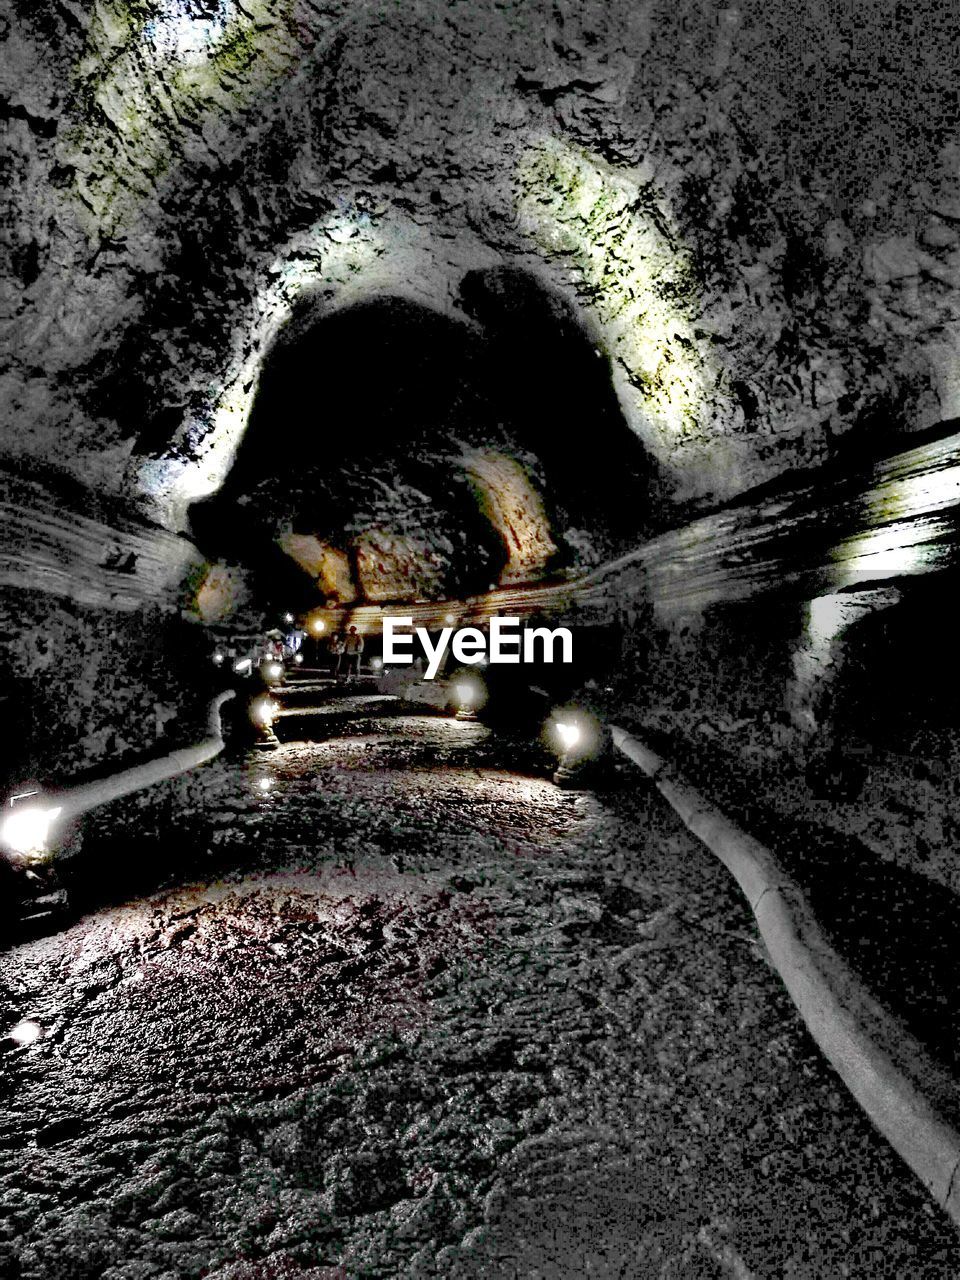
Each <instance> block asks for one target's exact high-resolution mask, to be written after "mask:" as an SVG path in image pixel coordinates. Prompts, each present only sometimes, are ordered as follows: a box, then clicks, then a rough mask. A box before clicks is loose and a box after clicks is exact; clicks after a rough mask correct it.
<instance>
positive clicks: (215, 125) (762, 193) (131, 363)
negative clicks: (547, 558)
mask: <svg viewBox="0 0 960 1280" xmlns="http://www.w3.org/2000/svg"><path fill="white" fill-rule="evenodd" d="M948 23H949V15H948V14H947V13H946V12H945V10H944V9H943V8H942V7H938V6H935V5H934V4H933V3H930V2H929V0H924V2H923V3H920V4H917V5H914V6H911V8H910V10H909V12H908V11H906V10H905V9H904V7H903V6H894V5H889V4H882V5H870V4H866V3H862V2H861V3H855V2H854V0H846V2H845V3H842V4H838V5H831V6H826V5H814V4H811V5H807V6H804V7H803V8H802V9H798V7H797V6H796V5H793V4H790V3H779V4H776V3H774V4H768V3H764V4H761V3H759V0H757V2H755V3H747V4H741V5H738V6H736V7H733V6H729V7H728V6H718V5H716V4H712V3H696V4H685V5H682V6H676V5H668V4H665V3H649V2H648V3H641V4H636V3H626V2H625V0H624V2H622V3H619V2H618V3H614V4H608V3H602V4H601V3H586V4H576V5H572V4H567V5H565V4H561V3H555V4H549V5H548V4H540V3H528V2H527V0H524V2H523V3H514V4H509V3H493V2H492V0H491V2H490V3H472V4H449V3H446V2H444V3H439V2H438V3H420V4H416V5H403V6H400V5H381V4H378V5H372V4H351V5H350V6H346V5H337V4H323V5H321V4H316V3H308V2H307V0H273V2H272V3H270V2H268V0H252V2H251V3H248V4H246V5H245V6H243V7H242V8H241V7H240V6H239V5H236V4H235V3H233V0H209V2H208V3H203V4H200V3H196V4H188V3H187V2H186V0H182V2H181V0H167V2H166V3H133V2H132V0H97V3H93V4H85V5H80V4H69V5H68V4H62V5H57V6H50V7H43V8H42V9H41V8H38V7H37V6H34V5H28V4H26V3H20V4H16V3H14V4H13V5H12V6H11V8H10V13H9V18H8V20H7V23H6V26H5V29H4V59H3V67H4V71H3V75H4V80H5V84H4V86H3V89H2V92H3V95H4V99H5V101H6V107H5V115H6V117H7V119H6V125H7V130H8V133H9V136H10V140H11V143H12V148H11V153H10V155H9V157H8V159H7V162H6V175H5V176H6V179H7V182H8V183H9V185H10V187H11V190H12V194H13V197H14V204H15V217H14V220H13V227H12V230H13V235H14V246H13V247H14V264H15V268H16V270H15V278H14V279H13V281H12V288H11V290H10V292H9V295H8V298H7V318H6V333H7V334H8V335H11V334H15V336H16V344H15V345H16V358H15V360H14V362H13V365H12V368H11V369H10V371H9V372H8V373H7V374H6V376H5V379H4V386H3V392H4V394H3V403H4V412H5V414H6V418H5V428H4V446H5V449H6V451H7V452H8V454H9V455H11V456H17V457H21V458H45V459H49V458H51V457H53V456H56V457H57V459H58V462H59V464H60V465H62V466H63V467H65V468H67V469H69V470H70V471H71V472H73V473H74V474H77V475H81V476H83V477H85V478H86V479H87V480H88V481H89V482H91V483H93V484H97V485H101V486H108V487H111V488H114V489H119V490H120V491H122V492H123V493H125V494H126V495H128V497H129V498H130V499H131V500H132V501H135V502H137V503H139V504H141V505H143V506H146V507H149V508H151V509H152V510H153V512H154V513H158V514H159V515H160V517H161V518H162V519H164V520H166V521H167V522H169V523H172V524H175V523H176V522H177V521H178V520H179V519H180V518H181V517H182V512H183V509H184V506H185V504H186V503H187V502H189V501H190V500H191V499H193V498H196V497H197V496H200V495H202V494H203V493H205V492H210V491H211V490H212V489H214V488H216V486H217V485H218V483H219V482H220V480H221V479H222V477H223V475H224V474H225V471H226V469H227V467H228V465H229V460H230V457H231V455H232V451H233V449H234V447H235V445H236V442H237V440H238V438H239V436H240V434H241V432H242V429H243V423H244V420H245V415H246V413H247V411H248V409H249V405H250V402H251V396H252V394H253V391H254V387H255V383H256V377H257V368H258V362H259V360H260V358H261V356H262V353H263V351H264V349H265V346H266V344H268V343H269V341H270V339H271V337H272V335H273V334H275V332H276V330H277V328H278V326H279V325H280V324H282V323H283V321H284V320H285V319H286V318H287V316H288V315H289V314H290V309H291V308H292V307H293V306H295V305H298V304H302V303H303V302H304V300H305V299H306V300H308V301H312V302H313V304H314V305H316V306H317V307H318V308H321V309H327V310H329V309H331V308H335V307H338V306H341V305H344V304H345V303H346V302H348V301H351V300H357V299H358V298H362V297H370V296H376V295H378V294H379V293H382V292H383V291H384V290H386V289H394V290H396V291H399V292H401V293H405V294H406V295H408V296H411V297H413V298H414V299H418V300H421V301H424V302H426V303H428V304H429V305H430V306H431V307H433V308H435V309H438V310H441V311H442V310H444V309H453V308H455V307H456V305H457V303H456V288H457V284H458V281H459V280H460V279H461V278H462V275H463V273H464V272H465V271H466V270H468V269H476V268H480V267H484V266H497V265H500V264H502V263H504V262H509V263H513V264H519V265H522V266H523V267H524V268H526V269H529V270H531V271H533V272H536V273H539V274H540V275H541V276H542V278H543V279H544V280H545V282H547V283H548V284H549V285H550V287H551V288H555V289H557V290H558V291H560V292H561V293H562V294H563V295H564V296H565V297H566V298H568V299H569V300H570V301H571V303H572V305H573V306H574V307H575V308H576V310H577V312H578V314H579V315H580V316H581V318H582V321H583V324H584V326H585V327H586V328H587V329H588V330H589V331H590V332H591V333H592V334H593V335H594V336H595V338H596V341H597V342H598V344H599V345H600V347H601V349H602V351H603V352H604V354H605V357H606V359H607V360H608V362H609V366H610V371H611V376H612V377H613V379H614V381H615V384H616V386H617V390H618V394H619V396H620V399H621V403H622V405H623V409H624V412H625V414H626V415H627V417H628V420H629V421H630V423H631V426H632V427H633V428H634V430H635V431H636V432H637V433H638V434H639V435H640V437H641V438H642V439H643V441H644V443H645V444H646V446H647V447H648V448H649V449H650V451H651V452H652V454H653V455H654V456H655V457H656V458H657V459H658V461H660V462H662V464H663V466H664V468H665V471H666V475H667V477H668V484H669V489H670V496H672V497H673V498H676V499H698V500H703V501H713V500H717V499H722V498H724V497H728V496H730V495H731V494H734V493H737V492H739V491H741V490H743V489H744V488H747V487H749V486H750V485H752V484H755V483H758V482H760V481H762V480H764V479H767V478H769V477H770V476H772V475H775V474H778V473H781V472H783V471H784V470H786V469H789V468H794V467H797V466H805V465H808V464H810V463H812V462H816V461H818V460H821V459H822V458H823V457H824V456H826V455H827V454H828V453H830V452H831V450H833V449H834V448H836V447H837V444H838V442H839V441H840V440H841V439H842V438H843V437H844V436H845V435H847V434H849V433H850V432H851V430H853V429H854V428H856V427H858V426H859V427H861V428H863V429H864V430H867V429H870V428H871V426H873V425H875V424H876V423H877V422H880V423H881V424H883V425H886V424H887V423H888V422H891V423H893V425H899V426H901V427H902V428H904V429H910V428H913V427H917V426H923V425H928V424H929V423H930V422H932V421H935V420H937V419H938V418H942V417H947V416H951V415H952V414H953V413H954V412H955V411H956V401H957V383H956V375H955V366H956V361H955V356H954V349H955V347H956V343H957V327H956V320H955V318H954V312H955V309H956V305H955V298H956V286H957V279H956V273H957V269H958V264H960V255H958V252H957V249H956V242H957V234H956V222H957V217H958V215H960V203H958V201H960V186H958V175H957V158H958V155H960V152H958V150H957V146H958V143H957V140H956V137H955V123H954V117H955V105H956V90H955V88H954V83H955V81H954V72H955V70H956V69H955V68H954V67H952V66H951V64H950V58H949V56H945V50H946V49H947V48H948V46H947V44H946V36H947V34H948V33H947V32H946V29H945V25H944V24H948ZM558 376H562V373H560V372H559V371H558Z"/></svg>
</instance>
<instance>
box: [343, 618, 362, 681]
mask: <svg viewBox="0 0 960 1280" xmlns="http://www.w3.org/2000/svg"><path fill="white" fill-rule="evenodd" d="M345 649H346V655H347V679H348V680H352V679H354V678H355V677H357V678H359V676H360V655H361V654H362V653H363V636H362V635H361V634H360V632H359V631H358V630H357V628H356V627H351V628H350V630H349V632H348V633H347V638H346V641H345Z"/></svg>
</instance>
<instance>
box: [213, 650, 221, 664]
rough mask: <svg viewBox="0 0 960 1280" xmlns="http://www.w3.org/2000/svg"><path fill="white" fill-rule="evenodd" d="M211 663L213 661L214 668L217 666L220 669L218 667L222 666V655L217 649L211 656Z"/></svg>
mask: <svg viewBox="0 0 960 1280" xmlns="http://www.w3.org/2000/svg"><path fill="white" fill-rule="evenodd" d="M213 661H214V663H215V665H216V666H218V667H220V666H222V665H223V654H222V653H221V652H220V650H219V649H218V650H217V652H216V653H215V654H214V655H213Z"/></svg>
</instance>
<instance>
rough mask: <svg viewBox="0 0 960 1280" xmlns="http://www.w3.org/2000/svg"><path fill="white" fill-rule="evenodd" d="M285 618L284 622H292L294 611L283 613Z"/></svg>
mask: <svg viewBox="0 0 960 1280" xmlns="http://www.w3.org/2000/svg"><path fill="white" fill-rule="evenodd" d="M283 620H284V622H292V621H293V614H292V613H285V614H284V615H283Z"/></svg>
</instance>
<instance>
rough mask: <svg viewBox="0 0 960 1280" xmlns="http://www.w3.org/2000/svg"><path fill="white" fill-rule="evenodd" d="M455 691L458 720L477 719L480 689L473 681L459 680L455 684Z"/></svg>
mask: <svg viewBox="0 0 960 1280" xmlns="http://www.w3.org/2000/svg"><path fill="white" fill-rule="evenodd" d="M453 691H454V693H455V694H456V697H457V703H458V704H459V705H458V707H457V714H456V717H455V718H456V719H457V720H476V718H477V713H476V710H475V706H476V703H477V702H478V700H479V697H480V691H479V689H478V688H477V686H476V685H475V684H473V682H472V681H468V680H458V681H457V683H456V684H455V685H454V686H453Z"/></svg>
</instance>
